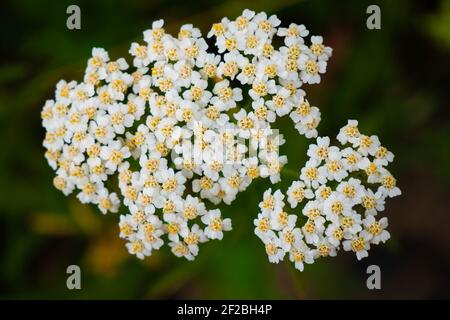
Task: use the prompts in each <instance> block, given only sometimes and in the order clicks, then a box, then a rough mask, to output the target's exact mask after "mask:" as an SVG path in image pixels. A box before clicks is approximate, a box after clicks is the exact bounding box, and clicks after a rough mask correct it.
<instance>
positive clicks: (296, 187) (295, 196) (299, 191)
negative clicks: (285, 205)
mask: <svg viewBox="0 0 450 320" xmlns="http://www.w3.org/2000/svg"><path fill="white" fill-rule="evenodd" d="M287 195H288V202H289V204H290V205H291V208H295V207H297V204H298V203H299V202H302V201H303V200H304V199H305V198H306V199H312V198H313V197H314V194H313V192H312V191H311V189H307V188H306V185H305V183H303V182H301V181H294V182H293V183H292V184H291V186H290V187H289V189H288V190H287Z"/></svg>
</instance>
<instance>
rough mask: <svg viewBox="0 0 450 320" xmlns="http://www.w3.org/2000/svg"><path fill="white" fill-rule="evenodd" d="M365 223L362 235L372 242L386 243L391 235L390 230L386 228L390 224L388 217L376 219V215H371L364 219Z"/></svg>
mask: <svg viewBox="0 0 450 320" xmlns="http://www.w3.org/2000/svg"><path fill="white" fill-rule="evenodd" d="M363 223H364V230H363V231H362V232H361V235H363V236H364V238H365V239H368V240H369V241H370V243H373V244H379V243H380V242H383V243H385V242H386V241H387V240H389V238H390V237H391V235H390V234H389V232H388V231H386V230H385V229H386V228H387V226H388V219H387V218H386V217H383V218H381V219H380V220H379V221H376V220H375V217H374V216H371V215H369V216H367V217H366V218H365V219H364V220H363Z"/></svg>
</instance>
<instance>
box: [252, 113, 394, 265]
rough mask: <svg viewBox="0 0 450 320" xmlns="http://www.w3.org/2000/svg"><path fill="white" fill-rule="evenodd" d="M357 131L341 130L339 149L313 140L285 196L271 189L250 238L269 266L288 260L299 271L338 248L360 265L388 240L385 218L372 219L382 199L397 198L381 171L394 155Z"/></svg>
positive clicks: (351, 123) (391, 179)
mask: <svg viewBox="0 0 450 320" xmlns="http://www.w3.org/2000/svg"><path fill="white" fill-rule="evenodd" d="M357 125H358V122H357V121H356V120H350V121H348V124H347V125H346V126H344V127H343V128H342V129H341V130H340V132H339V134H338V136H337V140H338V141H339V142H340V143H341V147H336V146H332V145H330V139H329V138H328V137H319V138H317V142H316V144H311V145H310V146H309V149H308V156H309V160H308V161H307V162H306V164H305V166H304V167H303V168H302V169H301V172H300V174H299V180H298V181H294V182H293V183H292V184H291V186H290V187H289V188H288V190H287V192H286V194H283V193H282V192H281V191H280V190H276V191H275V192H274V193H272V190H271V189H268V190H267V191H266V192H265V193H264V198H263V201H262V202H261V203H260V205H259V206H260V209H261V212H260V213H259V215H258V217H257V218H256V219H255V220H254V224H255V234H256V235H257V236H258V237H259V238H260V239H261V240H262V242H263V243H264V245H265V248H266V252H267V255H268V257H269V260H270V261H271V262H274V263H277V262H279V261H281V260H283V258H284V257H285V256H286V255H288V256H289V259H290V260H291V261H292V262H293V263H294V264H295V267H296V268H297V269H299V270H300V271H303V268H304V263H308V264H310V263H313V262H314V260H315V259H318V258H320V257H327V256H336V254H337V252H338V251H339V249H341V248H343V249H344V250H345V251H353V252H355V254H356V257H357V258H358V260H360V259H362V258H364V257H367V255H368V251H369V249H370V246H371V245H377V244H379V243H380V242H383V243H384V242H385V241H387V240H388V239H389V238H390V234H389V232H388V231H386V227H387V226H388V220H387V218H386V217H383V218H377V215H378V213H379V212H381V211H384V205H385V200H386V198H392V197H395V196H398V195H400V194H401V191H400V189H399V188H398V187H397V186H396V179H395V178H394V177H393V176H392V174H391V173H390V172H389V171H388V170H387V169H386V168H385V167H386V166H387V165H388V164H389V163H390V162H392V161H393V159H394V155H393V154H392V153H391V152H390V151H388V150H387V149H386V148H385V147H383V146H382V145H381V144H380V142H379V140H378V137H377V136H367V135H364V134H361V133H360V132H359V130H358V126H357ZM286 198H287V202H288V203H289V207H290V208H288V207H287V205H286V203H285V200H286ZM289 212H291V214H290V213H289ZM298 220H300V222H301V223H297V221H298Z"/></svg>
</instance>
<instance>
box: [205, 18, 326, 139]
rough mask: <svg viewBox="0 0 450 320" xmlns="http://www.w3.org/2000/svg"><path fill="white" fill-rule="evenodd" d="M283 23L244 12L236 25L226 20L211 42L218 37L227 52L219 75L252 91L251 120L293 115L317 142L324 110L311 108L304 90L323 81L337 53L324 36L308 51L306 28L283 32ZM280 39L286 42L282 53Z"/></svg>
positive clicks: (222, 50) (291, 27)
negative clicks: (318, 127) (332, 54)
mask: <svg viewBox="0 0 450 320" xmlns="http://www.w3.org/2000/svg"><path fill="white" fill-rule="evenodd" d="M280 23H281V21H280V20H279V19H278V18H277V17H276V16H274V15H273V16H270V17H268V16H267V14H266V13H264V12H261V13H257V14H255V12H253V11H250V10H244V12H243V13H242V15H240V16H239V17H237V18H236V19H235V20H234V21H230V20H229V19H227V18H223V19H222V21H221V22H219V23H215V24H213V26H212V29H211V31H210V32H209V33H208V37H212V36H214V37H215V40H216V46H217V48H218V51H219V53H224V56H223V61H222V62H220V64H219V66H218V73H219V75H220V76H222V77H225V78H227V79H230V80H234V79H236V80H237V81H238V82H239V83H240V85H241V87H243V88H244V90H245V91H247V92H248V95H249V96H250V98H251V101H252V108H253V110H252V111H251V112H249V113H248V115H247V116H248V117H252V118H253V117H254V118H256V119H259V120H260V121H261V120H263V121H267V122H269V123H272V122H274V121H275V119H276V117H277V116H280V117H281V116H284V115H287V114H289V116H290V117H291V119H292V120H293V121H294V123H295V127H296V129H297V130H298V132H299V133H300V134H302V135H305V136H306V137H307V138H312V137H316V136H317V130H316V128H317V126H318V124H319V122H320V111H319V109H318V108H316V107H311V106H310V105H309V103H308V101H307V100H306V99H305V92H304V91H303V90H302V89H301V87H302V85H303V83H308V84H314V83H319V82H320V75H321V74H323V73H325V71H326V67H327V61H328V58H329V57H330V56H331V53H332V49H331V48H330V47H327V46H325V45H324V44H323V38H322V37H321V36H312V37H311V44H310V45H309V46H307V45H306V44H305V40H304V38H305V37H306V36H308V34H309V31H308V30H307V29H306V27H305V26H304V25H297V24H294V23H291V24H290V25H289V27H287V28H282V27H279V25H280ZM275 36H277V37H278V38H279V41H280V42H281V43H282V45H281V46H280V47H279V48H278V49H277V48H275V47H274V42H276V40H275V39H274V37H275Z"/></svg>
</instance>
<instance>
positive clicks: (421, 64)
mask: <svg viewBox="0 0 450 320" xmlns="http://www.w3.org/2000/svg"><path fill="white" fill-rule="evenodd" d="M374 3H375V4H378V5H379V6H380V7H381V21H382V22H381V23H382V25H381V26H382V29H381V30H368V29H367V28H366V19H367V14H366V8H367V6H368V5H369V4H374ZM70 4H78V5H79V6H80V7H81V21H82V29H81V30H73V31H71V30H68V29H67V28H66V18H67V14H66V8H67V6H68V5H70ZM1 6H2V8H1V10H0V12H1V19H0V20H1V24H2V32H1V33H0V38H1V43H2V44H1V48H2V49H1V60H0V61H1V67H0V87H1V89H0V106H1V107H0V146H1V150H0V298H7V299H11V298H40V299H42V298H62V299H66V298H80V299H94V298H100V299H106V298H112V299H127V298H135V299H136V298H137V299H141V298H147V299H148V298H150V299H151V298H201V299H203V298H206V299H213V298H218V299H221V298H224V299H229V298H262V299H266V298H273V299H308V298H342V299H362V298H369V299H379V298H401V299H409V298H414V299H415V298H449V297H450V287H449V285H450V276H449V270H450V205H449V199H450V197H449V196H450V193H449V185H450V165H449V161H450V160H449V159H450V123H449V113H450V108H449V101H450V90H449V89H450V87H449V84H450V54H449V53H450V1H445V0H442V1H439V0H432V1H406V0H398V1H380V2H379V1H370V2H367V1H296V0H276V1H275V0H258V1H242V0H229V1H213V0H202V1H193V0H187V1H186V0H170V1H162V0H159V1H158V0H146V1H145V0H141V1H138V0H128V1H120V0H118V1H111V0H100V1H72V0H71V1H66V0H64V1H53V0H42V1H24V0H15V1H6V2H5V1H2V4H1ZM247 7H248V8H251V9H253V10H257V11H261V10H264V11H266V12H268V13H271V14H277V15H278V16H279V17H280V18H281V20H282V21H283V23H284V24H288V23H289V22H296V23H304V24H305V25H306V26H307V28H308V29H309V30H310V31H311V33H312V34H320V35H323V36H324V38H325V42H326V43H327V44H328V45H330V46H332V47H333V49H334V53H333V56H332V58H331V60H330V61H329V69H328V72H327V74H326V76H325V77H324V78H323V80H322V82H321V83H320V84H319V85H314V86H309V87H307V88H306V90H307V93H308V96H309V100H310V101H311V103H312V104H313V105H316V106H318V107H320V109H321V111H322V115H323V120H322V123H321V125H320V127H319V131H320V133H321V134H322V135H332V136H335V135H336V133H337V130H338V128H339V127H341V126H342V125H344V124H345V123H346V120H347V119H349V118H350V119H351V118H354V119H358V120H359V122H360V126H361V129H362V131H364V132H365V133H368V134H377V135H378V136H379V137H380V139H381V141H382V143H383V144H385V145H386V146H387V147H388V148H389V149H391V150H392V151H393V152H394V153H395V155H396V160H395V162H394V165H393V166H392V167H391V168H392V172H393V173H394V175H396V176H397V178H398V182H399V186H400V187H401V189H402V191H403V195H402V196H401V197H398V198H395V199H391V200H390V201H388V203H387V208H386V211H385V214H386V215H387V216H389V219H390V229H389V230H390V232H391V234H392V239H391V240H390V241H388V243H387V244H386V245H380V246H376V247H374V248H373V249H372V250H371V251H370V256H369V258H368V259H365V260H363V261H361V262H358V261H357V260H356V258H355V256H354V255H353V254H351V253H343V254H340V255H339V256H338V257H337V258H329V259H321V260H319V261H318V262H317V263H315V264H314V265H312V266H307V267H306V270H305V271H304V272H303V273H300V272H298V271H297V270H295V269H294V268H293V266H292V264H291V263H290V262H285V263H280V264H278V265H273V264H269V263H268V261H267V257H266V254H265V252H264V247H263V246H262V245H261V243H260V242H259V240H258V239H257V238H256V237H255V236H254V235H253V224H252V220H253V218H254V217H255V216H256V214H257V203H258V202H259V201H260V195H261V194H262V191H263V190H265V189H266V188H268V187H269V182H268V181H266V180H260V181H258V182H255V183H253V184H252V186H251V187H250V188H249V189H248V190H247V191H246V192H244V193H241V194H240V196H239V197H238V199H237V200H236V201H235V202H234V203H233V205H232V206H230V207H225V208H223V210H224V213H225V215H227V216H230V217H232V218H233V225H234V229H233V231H231V232H229V233H227V234H226V237H225V238H224V240H223V241H212V242H210V243H208V244H206V245H204V246H202V248H201V252H200V255H199V256H198V258H197V260H196V261H195V262H187V261H185V260H181V259H178V258H175V257H174V256H173V255H172V254H171V253H170V252H169V250H168V249H167V248H166V247H164V248H163V249H162V250H161V251H160V252H159V253H156V254H153V256H152V257H151V258H148V259H147V260H145V261H143V262H142V261H139V260H138V259H136V258H134V257H132V256H130V255H128V254H127V252H126V248H125V246H124V242H123V241H122V240H121V239H119V238H118V227H117V222H118V215H117V214H116V215H115V214H110V215H108V216H103V215H102V214H100V213H99V212H98V211H97V210H96V209H95V208H93V207H90V206H86V205H82V204H80V203H79V202H78V201H77V200H76V198H75V197H74V196H71V197H68V198H66V197H65V196H64V195H63V194H62V193H60V192H58V191H57V190H56V189H55V188H54V187H53V186H52V178H53V172H52V170H51V169H50V167H49V166H48V165H47V163H46V161H45V159H44V156H43V153H44V150H43V148H42V146H41V143H42V140H43V137H44V131H43V129H42V128H41V124H40V109H41V107H42V105H43V103H44V101H45V100H46V99H48V98H50V97H52V96H53V91H54V85H55V84H56V82H57V81H58V80H59V79H60V78H65V79H76V80H81V77H82V73H83V70H84V67H85V63H86V60H87V58H88V57H89V55H90V51H91V48H92V47H93V46H100V47H105V48H106V49H107V50H109V51H110V55H111V57H120V56H127V51H128V48H129V44H130V43H131V41H134V40H138V39H139V40H140V39H141V37H142V31H143V30H145V29H146V28H148V27H150V25H151V22H152V21H153V20H155V19H158V18H164V19H165V20H166V23H167V25H168V30H169V31H172V32H174V31H176V29H177V28H178V27H179V26H180V25H181V24H183V23H193V24H194V25H196V26H198V27H200V28H201V30H202V31H203V33H204V34H206V32H207V30H208V27H209V26H210V24H211V23H213V22H216V21H218V20H220V19H221V17H223V16H228V17H230V18H234V17H236V16H237V15H239V13H240V12H241V11H242V10H243V9H244V8H247ZM278 125H279V127H280V128H282V132H283V133H284V134H285V135H286V138H287V143H286V145H285V146H284V148H283V149H284V150H282V151H283V152H284V154H288V155H289V164H288V168H290V169H292V170H298V169H299V168H301V166H302V165H303V163H304V161H305V156H304V154H305V152H306V148H307V141H306V139H304V138H298V136H297V134H296V132H295V129H294V128H293V126H292V125H291V124H290V122H289V121H280V122H279V123H278ZM288 183H290V179H286V181H285V182H284V184H280V186H279V187H281V188H285V187H286V185H287V184H288ZM277 187H278V186H277ZM71 264H77V265H80V267H81V270H82V290H72V291H70V290H68V289H67V288H66V277H67V274H66V268H67V266H68V265H71ZM371 264H377V265H379V266H380V267H381V271H382V289H381V290H375V291H369V290H368V289H367V288H366V278H367V275H366V268H367V266H369V265H371Z"/></svg>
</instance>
